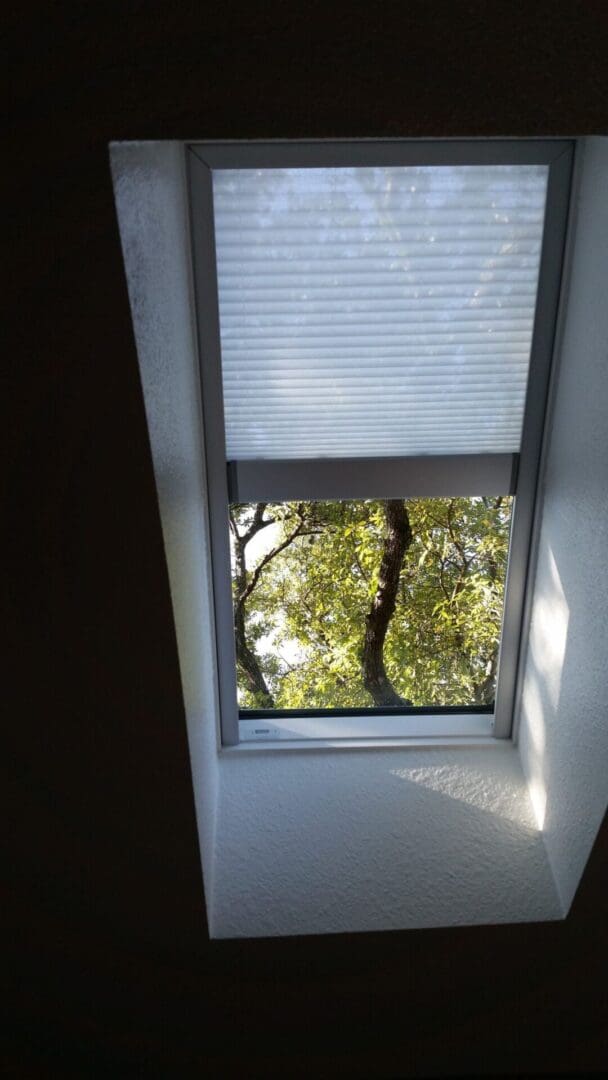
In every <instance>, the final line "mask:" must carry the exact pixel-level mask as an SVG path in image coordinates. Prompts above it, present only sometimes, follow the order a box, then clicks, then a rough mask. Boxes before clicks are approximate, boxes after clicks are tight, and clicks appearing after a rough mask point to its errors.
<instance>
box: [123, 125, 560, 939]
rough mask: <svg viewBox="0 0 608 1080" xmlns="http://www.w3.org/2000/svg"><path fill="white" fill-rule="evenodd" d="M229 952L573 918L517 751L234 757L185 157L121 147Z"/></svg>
mask: <svg viewBox="0 0 608 1080" xmlns="http://www.w3.org/2000/svg"><path fill="white" fill-rule="evenodd" d="M112 169H113V174H114V183H115V190H116V203H117V209H118V216H119V223H120V230H121V238H122V244H123V251H124V257H125V265H126V269H127V277H128V281H129V293H130V300H131V306H132V310H133V320H134V326H135V334H136V340H137V349H138V356H139V362H140V368H141V376H142V384H143V389H144V397H145V403H146V411H147V417H148V425H149V429H150V438H151V444H152V453H153V459H154V468H155V473H156V481H157V487H158V495H159V504H160V511H161V516H162V523H163V531H164V540H165V549H166V555H167V563H168V567H169V575H170V583H171V592H172V601H173V608H174V615H175V624H176V631H177V642H178V650H179V657H180V665H181V674H182V683H183V690H184V699H185V704H186V716H187V722H188V735H189V743H190V752H191V762H192V773H193V781H194V789H195V798H196V810H197V819H198V823H199V834H200V840H201V851H202V859H203V869H204V877H205V891H206V898H207V909H208V913H209V922H210V929H211V933H212V935H213V936H216V937H232V936H234V937H238V936H260V935H281V934H306V933H323V932H325V933H329V932H340V931H349V930H381V929H395V928H403V927H425V926H451V925H465V924H474V923H493V922H505V921H529V920H542V919H552V918H559V917H560V914H561V910H560V906H559V901H558V897H557V893H556V891H555V886H554V882H553V879H552V875H551V870H550V867H549V863H548V860H547V856H546V850H545V847H544V844H543V841H542V837H541V835H540V833H539V831H538V829H537V826H536V822H535V818H534V813H533V808H532V804H531V802H530V799H529V796H528V792H527V789H526V785H525V782H524V776H523V773H522V769H521V764H520V761H519V757H518V755H517V752H516V750H515V749H514V748H513V746H512V745H511V744H509V743H504V742H496V743H490V744H489V745H487V746H478V747H466V746H461V747H437V746H435V747H432V748H431V747H429V748H420V747H419V748H417V749H395V750H391V751H379V750H355V751H327V752H321V753H315V752H308V751H306V752H302V753H292V752H286V753H280V752H279V753H274V754H272V753H270V752H268V751H266V750H261V751H260V752H259V753H258V752H254V753H248V752H245V753H241V752H239V751H236V752H233V753H228V754H224V755H222V756H218V753H217V743H216V716H217V707H216V705H217V702H216V692H215V677H214V671H213V656H214V644H213V627H212V620H211V602H210V600H211V598H210V586H209V562H208V560H209V545H208V532H207V517H206V501H205V498H206V497H205V490H204V487H203V482H202V475H203V470H202V468H201V461H202V453H203V450H202V430H201V413H200V408H199V402H198V390H197V378H196V352H195V338H194V332H193V319H192V309H191V303H190V299H191V293H190V278H189V261H188V260H189V244H188V236H187V226H186V220H187V218H186V204H185V195H184V190H185V189H184V175H183V161H182V148H181V147H180V146H179V145H178V144H154V143H143V144H128V145H120V146H116V147H114V148H113V149H112Z"/></svg>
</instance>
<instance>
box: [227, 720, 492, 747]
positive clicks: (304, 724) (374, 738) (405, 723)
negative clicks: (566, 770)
mask: <svg viewBox="0 0 608 1080" xmlns="http://www.w3.org/2000/svg"><path fill="white" fill-rule="evenodd" d="M493 724H494V717H493V716H492V715H491V714H490V713H465V712H463V713H451V714H449V715H445V714H444V715H441V714H428V715H427V716H424V717H421V716H420V715H416V716H390V715H385V716H376V715H372V716H356V715H355V716H340V717H336V716H331V715H329V716H323V715H319V716H301V717H297V716H290V717H278V718H276V719H274V718H273V719H265V720H259V719H258V720H255V719H254V720H245V719H241V720H240V721H239V735H240V743H239V747H240V748H243V749H257V748H259V747H260V746H262V747H263V748H264V749H265V750H268V749H276V750H295V749H297V750H301V749H315V750H322V749H324V748H326V749H331V750H337V749H350V748H354V749H357V748H362V747H365V748H373V747H378V748H380V749H387V747H390V746H398V747H407V746H412V745H413V746H438V745H458V744H459V743H461V742H464V743H465V744H466V745H471V744H472V743H474V744H478V743H479V742H481V743H485V742H488V741H493ZM230 749H233V748H230Z"/></svg>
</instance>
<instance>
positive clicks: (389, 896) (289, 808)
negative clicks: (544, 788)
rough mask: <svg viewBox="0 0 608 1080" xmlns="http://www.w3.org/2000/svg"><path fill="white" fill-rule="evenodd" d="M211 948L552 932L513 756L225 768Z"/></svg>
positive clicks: (328, 758) (335, 756) (448, 755)
mask: <svg viewBox="0 0 608 1080" xmlns="http://www.w3.org/2000/svg"><path fill="white" fill-rule="evenodd" d="M218 837H219V845H218V861H217V866H216V879H215V897H214V910H213V923H212V932H213V934H214V935H215V936H217V937H238V936H248V935H275V934H284V935H285V934H310V933H332V932H341V931H349V930H355V931H356V930H390V929H398V928H403V927H425V926H427V927H430V926H456V925H467V924H471V923H494V922H517V921H528V920H544V919H551V918H559V916H560V909H559V905H558V902H557V897H556V894H555V890H554V886H553V882H552V879H551V872H550V869H549V866H548V862H547V858H546V853H545V849H544V846H543V843H542V838H541V836H540V833H539V832H538V830H537V828H536V823H535V820H534V815H533V812H532V807H531V805H530V802H529V799H528V793H527V790H526V786H525V783H524V779H523V775H522V772H521V768H520V765H519V762H518V760H517V755H516V753H515V752H514V750H513V748H512V746H511V745H509V744H506V743H502V744H496V745H495V746H491V747H489V748H487V749H486V748H484V747H480V748H477V749H472V748H471V749H464V748H463V749H460V748H452V749H447V748H445V747H444V748H436V749H421V750H407V749H406V750H396V751H362V752H361V751H351V752H348V751H346V752H345V751H342V752H339V751H338V752H335V753H334V752H328V753H323V754H315V753H310V754H303V755H297V756H296V755H291V754H283V755H281V754H275V755H273V756H271V755H259V756H257V755H256V756H255V757H253V756H248V757H247V758H246V757H245V755H243V756H242V757H240V758H239V759H238V760H233V761H230V762H226V763H225V765H224V763H223V768H222V777H221V789H220V812H219V820H218Z"/></svg>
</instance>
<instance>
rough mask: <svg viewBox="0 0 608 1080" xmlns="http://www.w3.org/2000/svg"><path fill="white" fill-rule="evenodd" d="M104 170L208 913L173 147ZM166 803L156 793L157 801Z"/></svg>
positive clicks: (197, 551) (195, 545) (210, 832)
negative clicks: (150, 466) (141, 410)
mask: <svg viewBox="0 0 608 1080" xmlns="http://www.w3.org/2000/svg"><path fill="white" fill-rule="evenodd" d="M111 165H112V173H113V179H114V191H115V198H116V207H117V213H118V218H119V225H120V234H121V242H122V248H123V257H124V261H125V268H126V273H127V282H128V286H129V298H130V302H131V312H132V317H133V325H134V329H135V338H136V343H137V354H138V358H139V366H140V372H141V380H142V386H143V392H144V400H145V406H146V416H147V420H148V428H149V432H150V443H151V447H152V457H153V461H154V472H155V477H156V487H157V491H158V501H159V506H160V514H161V521H162V528H163V538H164V543H165V553H166V558H167V566H168V570H169V581H170V586H171V597H172V602H173V613H174V619H175V628H176V634H177V645H178V653H179V663H180V671H181V680H182V689H183V694H184V704H185V710H186V720H187V725H188V740H189V746H190V759H191V767H192V773H193V776H194V777H195V778H196V783H195V785H194V790H195V799H196V814H197V821H198V828H199V839H200V846H201V856H202V862H203V872H204V880H205V896H206V902H207V912H208V915H209V912H210V898H211V896H212V892H213V868H214V858H213V851H214V842H215V816H216V815H215V804H216V799H217V790H218V765H217V730H216V721H215V717H216V715H217V705H216V701H217V694H216V685H215V665H214V645H213V623H212V618H211V588H210V576H209V557H208V552H209V540H208V530H207V521H206V502H205V492H204V489H203V475H204V452H203V443H202V438H201V435H202V431H201V424H200V401H199V379H198V370H197V364H196V345H195V341H196V338H195V330H194V324H193V318H192V304H191V287H190V261H189V240H188V233H187V214H186V199H185V181H184V163H183V148H182V146H181V145H180V144H179V143H121V144H113V145H112V147H111ZM142 752H145V751H144V749H143V748H142ZM169 797H170V792H167V793H164V794H163V793H162V792H159V798H169Z"/></svg>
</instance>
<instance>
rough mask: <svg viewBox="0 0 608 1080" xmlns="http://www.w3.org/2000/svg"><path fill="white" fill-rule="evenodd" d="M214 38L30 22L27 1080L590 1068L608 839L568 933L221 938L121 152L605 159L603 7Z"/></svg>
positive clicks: (18, 958) (12, 461)
mask: <svg viewBox="0 0 608 1080" xmlns="http://www.w3.org/2000/svg"><path fill="white" fill-rule="evenodd" d="M192 11H193V14H192V15H191V16H186V15H185V14H184V9H183V7H182V8H181V9H178V7H176V5H175V4H172V3H169V2H165V3H164V4H162V5H160V4H159V5H156V4H150V3H148V4H144V3H122V4H118V3H117V4H114V5H112V4H103V3H102V4H97V5H63V7H62V6H61V5H58V4H52V5H51V4H46V5H44V6H40V7H38V8H36V7H32V6H30V7H29V8H28V9H27V10H25V11H23V10H22V9H21V8H20V9H19V11H17V8H16V7H15V9H14V12H13V14H9V16H8V44H9V50H10V55H11V61H10V70H9V76H10V79H9V88H8V120H9V136H10V141H11V144H12V146H14V150H12V151H11V156H10V157H7V158H6V159H5V166H4V174H5V179H7V181H8V184H9V192H8V199H7V201H6V203H5V206H6V207H7V211H8V212H7V218H6V225H5V228H6V229H7V230H8V232H9V237H10V239H11V240H12V245H11V249H10V258H9V263H8V266H9V290H8V295H9V302H8V315H9V319H10V322H11V325H12V329H13V336H12V342H11V348H10V350H9V352H8V354H7V357H8V361H7V366H9V367H11V368H14V371H15V374H16V375H17V376H18V384H19V387H18V391H17V394H16V396H15V398H14V401H13V403H12V404H11V407H10V410H9V415H8V417H7V421H6V422H5V425H4V430H5V431H6V432H7V434H8V439H9V441H8V451H7V452H5V460H6V461H7V462H8V465H9V469H8V487H7V488H6V489H5V502H6V505H7V508H8V517H6V518H5V521H6V522H7V524H6V525H5V530H4V531H5V535H6V536H7V537H8V540H9V553H8V555H7V557H6V563H5V566H6V574H5V580H6V582H7V586H8V588H7V592H8V606H7V616H6V627H7V630H8V639H9V640H8V643H7V646H6V650H7V651H6V655H7V659H8V663H7V674H6V676H5V680H6V685H7V686H8V687H10V689H11V690H12V691H13V693H12V695H11V698H12V700H11V703H10V707H8V708H7V720H8V723H7V725H6V729H7V749H6V753H5V754H3V755H2V756H3V762H2V768H3V788H4V790H5V791H6V792H7V794H8V795H9V799H10V802H9V805H10V811H9V813H8V815H7V816H6V818H5V821H6V822H7V824H8V830H7V832H8V838H7V839H8V846H7V848H6V849H5V857H4V866H5V870H6V871H7V875H8V879H9V883H10V896H11V900H12V903H11V904H10V905H9V953H8V967H7V970H8V975H9V995H8V998H7V1002H8V1010H7V1018H8V1039H7V1041H6V1042H5V1044H4V1045H5V1047H6V1049H7V1053H8V1062H9V1067H10V1068H11V1069H12V1072H13V1073H14V1074H16V1075H22V1076H30V1075H33V1076H37V1075H40V1076H46V1075H53V1076H55V1075H67V1074H70V1073H71V1072H74V1074H77V1075H79V1076H82V1075H84V1076H86V1075H91V1074H92V1073H94V1072H96V1071H98V1070H99V1071H102V1072H110V1073H112V1074H113V1075H114V1074H122V1073H125V1072H126V1073H136V1074H142V1073H143V1074H147V1073H158V1074H161V1075H169V1076H180V1075H184V1074H189V1073H190V1072H191V1071H192V1072H195V1071H196V1072H197V1073H201V1074H203V1075H204V1074H205V1073H208V1074H210V1075H212V1076H215V1075H218V1076H224V1075H231V1074H232V1072H233V1071H234V1072H235V1073H238V1074H239V1075H252V1074H262V1075H273V1074H275V1073H280V1074H284V1075H286V1076H290V1075H312V1076H331V1075H334V1074H336V1073H339V1074H345V1075H355V1076H359V1075H368V1076H369V1075H391V1076H392V1075H403V1076H425V1075H428V1076H435V1075H439V1074H441V1075H470V1074H472V1073H473V1074H475V1073H478V1074H479V1073H480V1074H482V1075H494V1074H511V1073H523V1072H531V1073H546V1074H549V1075H554V1074H555V1073H557V1072H560V1071H569V1072H572V1071H573V1070H575V1069H576V1070H580V1071H584V1070H598V1069H600V1067H601V1065H602V1064H606V1063H607V1062H606V1044H605V1041H604V1030H605V1026H606V1020H607V1019H608V1017H607V1016H606V992H605V988H604V986H603V979H602V976H603V968H604V965H605V962H606V931H605V923H606V911H605V904H604V896H605V892H604V890H605V886H606V867H607V865H608V861H607V860H608V855H607V850H608V833H607V830H606V828H604V830H603V832H602V833H601V835H600V837H599V839H598V842H597V844H596V847H595V850H594V852H593V855H592V857H591V860H590V863H589V865H588V868H587V871H586V874H585V877H584V879H583V882H582V885H581V887H580V890H579V893H578V896H577V898H576V901H575V904H574V908H573V910H572V913H571V914H570V916H569V918H568V919H567V920H566V921H565V922H564V923H560V924H555V925H551V924H545V925H529V926H503V927H497V928H492V927H487V928H474V929H463V930H437V931H424V932H408V933H391V934H384V935H379V934H373V935H372V934H370V935H359V936H352V937H349V936H338V937H327V938H318V939H292V940H284V941H280V940H279V941H253V942H224V943H222V942H211V943H210V942H209V940H208V937H207V932H206V923H205V913H204V904H203V893H202V886H201V877H200V869H199V857H198V850H197V838H196V830H195V822H194V813H193V802H192V793H191V783H190V776H189V764H188V751H187V743H186V734H185V724H184V715H183V706H182V701H181V692H180V684H179V677H178V665H177V656H176V648H175V639H174V631H173V626H172V618H171V608H170V599H169V591H168V584H167V574H166V569H165V564H164V558H163V549H162V541H161V533H160V524H159V518H158V512H157V507H156V500H155V491H154V484H153V476H152V467H151V461H150V454H149V448H148V441H147V434H146V427H145V421H144V413H143V406H142V399H141V393H140V387H139V382H138V374H137V365H136V356H135V350H134V345H133V337H132V332H131V328H130V320H129V310H128V303H127V295H126V288H125V282H124V277H123V271H122V266H121V258H120V251H119V243H118V234H117V228H116V222H115V217H114V210H113V203H112V190H111V185H110V175H109V169H108V151H107V144H108V141H109V140H111V139H127V138H168V137H199V138H205V137H223V138H226V137H234V138H245V137H263V136H267V137H298V136H344V135H351V136H358V135H360V136H364V135H367V136H369V135H376V136H379V135H392V136H401V135H402V136H419V135H437V136H441V135H444V136H447V135H452V136H455V135H486V134H487V135H490V134H494V135H499V134H500V135H532V134H578V133H586V132H602V131H604V132H605V130H606V118H607V116H608V109H607V96H606V95H607V82H606V63H605V61H606V37H607V33H606V32H607V29H608V21H607V12H608V9H607V8H606V6H605V4H603V3H591V2H587V3H576V2H573V3H570V4H568V5H564V8H560V6H559V5H558V4H555V3H551V4H549V3H544V2H543V3H536V4H533V3H530V4H524V3H519V2H515V3H496V4H495V3H489V2H469V3H458V2H452V3H439V2H434V3H433V2H428V3H419V2H416V3H406V2H405V0H404V2H402V3H398V4H397V3H395V4H393V3H384V4H382V3H376V4H374V3H373V2H368V3H366V4H362V3H361V4H358V3H356V2H354V3H351V4H348V5H344V6H343V7H341V8H340V7H337V6H335V5H333V6H331V9H330V7H329V5H327V4H321V3H317V2H314V0H310V2H309V3H307V4H296V3H290V2H289V0H286V2H284V3H283V4H276V5H275V4H272V3H265V4H261V5H259V4H255V3H250V4H249V5H247V6H246V7H245V6H243V8H239V7H237V6H236V5H234V4H233V3H229V2H226V3H221V4H215V3H213V4H208V5H203V4H200V5H196V7H195V6H194V5H193V8H192ZM330 11H331V13H330ZM11 286H12V288H11ZM239 1063H240V1064H239Z"/></svg>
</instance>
